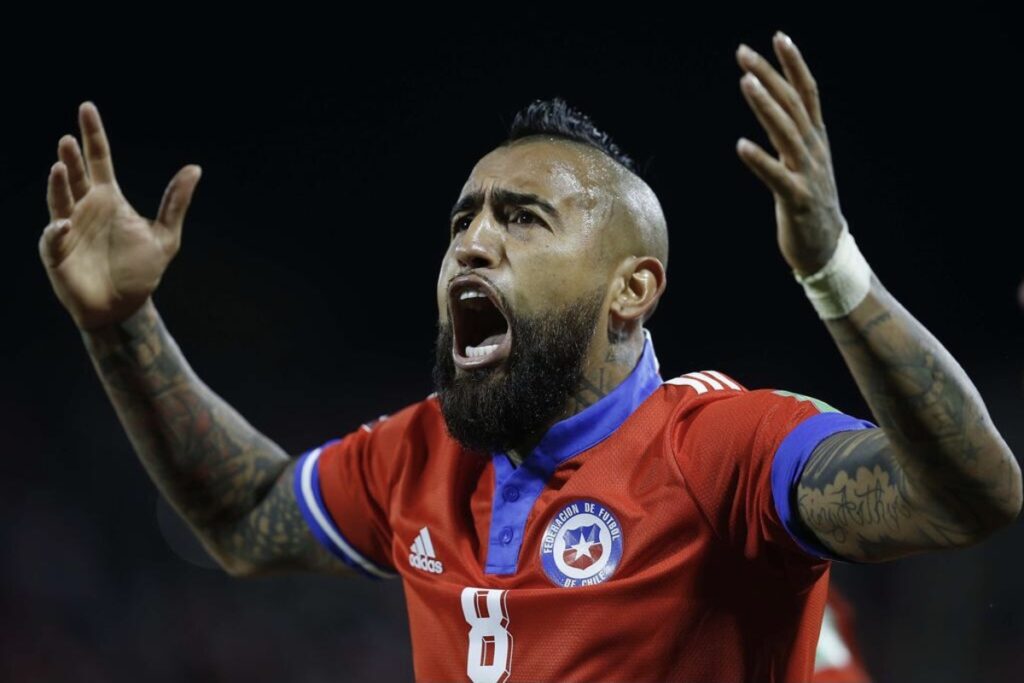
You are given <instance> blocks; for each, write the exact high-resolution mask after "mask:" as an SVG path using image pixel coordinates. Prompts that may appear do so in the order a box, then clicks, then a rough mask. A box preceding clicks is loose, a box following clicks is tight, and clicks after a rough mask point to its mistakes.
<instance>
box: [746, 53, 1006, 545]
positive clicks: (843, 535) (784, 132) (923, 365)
mask: <svg viewBox="0 0 1024 683" xmlns="http://www.w3.org/2000/svg"><path fill="white" fill-rule="evenodd" d="M774 47H775V52H776V56H777V57H778V58H779V61H780V63H781V64H782V68H783V71H784V73H785V77H783V76H782V75H780V74H779V73H778V72H777V71H776V70H775V69H774V67H773V66H772V65H771V64H770V63H769V62H767V61H766V60H765V59H764V58H762V57H761V56H760V55H757V54H756V53H754V52H753V50H750V49H749V48H747V47H745V46H741V48H740V50H739V52H738V53H737V58H738V60H739V63H740V66H741V68H742V69H744V70H745V71H746V72H747V73H746V74H745V75H744V77H743V78H742V79H741V88H742V90H743V94H744V96H745V97H746V99H747V102H748V104H750V107H751V109H752V110H753V111H754V113H755V114H756V116H757V118H758V120H759V121H760V122H761V125H762V126H763V127H764V128H765V130H766V131H767V133H768V135H769V138H770V139H771V142H772V145H773V146H774V147H775V149H776V150H777V151H778V153H779V158H778V159H776V158H773V157H772V156H770V155H769V154H768V153H766V152H765V151H764V150H763V149H762V148H760V147H759V146H758V145H756V144H754V143H752V142H750V141H747V140H743V139H741V140H740V142H739V144H738V146H737V152H738V153H739V155H740V158H741V159H742V160H743V161H744V162H745V163H746V164H747V166H748V167H750V169H751V170H752V171H753V172H754V173H755V174H757V175H758V177H760V178H761V180H762V181H764V183H765V184H766V185H767V186H768V187H769V188H770V189H771V190H772V193H773V194H774V196H775V208H776V211H775V214H776V219H777V222H778V239H779V247H780V249H781V251H782V253H783V256H784V257H785V259H786V261H787V262H788V263H789V265H790V267H792V268H793V271H794V273H796V274H797V275H798V276H800V277H807V276H809V275H811V274H814V273H818V272H820V271H821V269H822V268H823V267H825V266H826V264H829V265H830V269H831V268H834V267H835V266H836V263H837V261H834V260H833V255H834V254H835V252H836V250H837V244H838V243H839V238H840V235H841V234H842V233H843V230H844V226H845V225H846V221H845V219H844V217H843V215H842V213H841V211H840V208H839V198H838V193H837V192H836V186H835V177H834V174H833V170H832V159H831V152H830V150H829V145H828V138H827V135H826V133H825V126H824V122H823V120H822V115H821V105H820V101H819V97H818V90H817V85H816V83H815V81H814V78H813V77H812V76H811V73H810V70H809V69H808V68H807V65H806V63H805V62H804V60H803V58H802V56H801V55H800V52H799V51H798V50H797V48H796V46H795V45H794V44H793V43H792V41H791V40H790V39H789V38H788V37H786V36H785V35H783V34H781V33H780V34H777V35H776V36H775V39H774ZM847 230H848V227H847ZM846 244H847V245H849V242H846ZM847 253H851V252H849V251H847ZM826 272H830V271H826ZM860 273H861V276H860V277H861V282H863V283H864V284H863V286H864V287H865V289H862V290H861V291H860V292H859V294H857V295H856V296H854V295H852V294H851V292H852V291H854V290H855V289H856V288H855V287H850V286H848V285H843V287H844V288H845V289H844V290H843V291H844V293H845V294H844V295H850V298H851V301H850V302H848V303H849V304H850V306H851V307H850V308H849V310H845V311H842V312H829V313H827V314H826V313H822V314H821V317H822V318H823V319H825V324H826V326H827V328H828V330H829V333H830V334H831V335H832V337H833V339H834V340H835V342H836V344H837V345H838V347H839V350H840V352H841V353H842V355H843V358H844V359H845V361H846V364H847V367H849V369H850V372H851V373H852V375H853V378H854V380H855V381H856V383H857V386H858V387H859V388H860V391H861V393H862V394H863V395H864V398H865V400H866V401H867V403H868V405H869V406H870V408H871V412H872V414H873V416H874V418H875V421H876V423H877V424H878V425H879V427H880V428H878V429H867V430H858V431H851V432H840V433H838V434H834V435H833V436H831V437H829V438H827V439H825V440H824V441H823V442H821V444H819V445H818V447H817V448H815V450H814V452H813V453H812V454H811V455H810V458H809V460H808V461H807V465H806V467H805V468H804V470H803V474H802V477H801V479H800V482H799V486H798V492H797V493H798V495H797V498H798V504H799V513H800V517H801V519H802V521H803V522H804V523H805V524H806V525H807V526H808V527H809V528H810V529H811V530H812V531H813V532H814V533H815V535H816V536H817V537H818V538H819V539H820V540H821V542H822V543H823V544H825V546H826V547H828V548H829V549H831V550H832V551H833V552H835V553H836V554H837V555H839V556H840V557H844V558H847V559H852V560H860V561H879V560H886V559H892V558H896V557H900V556H903V555H908V554H911V553H916V552H921V551H925V550H933V549H940V548H950V547H959V546H965V545H970V544H972V543H975V542H977V541H979V540H981V539H983V538H984V537H986V536H987V535H989V534H990V533H991V532H992V531H994V530H996V529H998V528H1001V527H1002V526H1004V525H1006V524H1008V523H1010V522H1011V521H1013V520H1014V519H1015V518H1016V517H1017V515H1018V514H1019V513H1020V509H1021V474H1020V467H1019V465H1018V463H1017V461H1016V459H1015V458H1014V456H1013V453H1012V452H1011V451H1010V449H1009V448H1008V447H1007V445H1006V442H1005V441H1004V440H1003V438H1002V437H1001V436H1000V434H999V432H998V431H997V430H996V428H995V426H994V425H993V424H992V421H991V419H990V418H989V415H988V411H987V409H986V408H985V404H984V402H983V401H982V399H981V396H980V395H979V394H978V391H977V389H975V387H974V385H973V384H972V383H971V380H970V378H968V376H967V374H966V373H965V372H964V370H963V368H961V367H960V365H959V364H958V363H957V362H956V360H954V358H953V357H952V356H951V355H950V354H949V352H948V351H946V349H945V348H944V347H943V346H942V344H941V343H939V341H938V340H937V339H936V338H935V337H934V336H933V335H932V334H931V333H930V332H929V331H928V330H927V329H925V327H924V326H923V325H921V323H919V322H918V321H917V320H916V319H915V318H914V317H913V316H912V315H911V314H910V313H909V312H908V311H907V310H906V309H905V308H904V307H903V306H902V305H900V303H899V302H898V301H896V299H895V298H894V297H893V296H892V295H891V294H890V293H889V292H888V291H887V290H886V289H885V288H884V287H883V286H882V283H881V282H880V281H879V280H878V278H877V277H876V276H875V275H874V274H871V275H870V278H869V279H865V278H864V277H863V276H864V275H865V274H867V273H869V269H866V264H862V266H861V270H860ZM823 291H824V290H823ZM837 291H838V290H837ZM826 294H827V295H828V296H830V297H834V298H835V299H836V300H837V301H838V300H841V299H842V298H843V297H842V296H839V297H836V296H834V292H831V291H827V292H826ZM858 296H862V297H863V298H861V299H859V301H853V300H852V299H856V298H857V297H858ZM823 310H824V309H823ZM840 311H841V309H840Z"/></svg>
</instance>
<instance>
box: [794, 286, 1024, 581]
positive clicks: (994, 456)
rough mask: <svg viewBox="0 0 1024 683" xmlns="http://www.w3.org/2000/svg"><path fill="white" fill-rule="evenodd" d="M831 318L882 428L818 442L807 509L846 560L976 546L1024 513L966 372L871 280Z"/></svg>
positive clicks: (1006, 453)
mask: <svg viewBox="0 0 1024 683" xmlns="http://www.w3.org/2000/svg"><path fill="white" fill-rule="evenodd" d="M826 325H827V327H828V330H829V332H830V334H831V335H832V338H833V339H834V340H835V342H836V345H837V346H838V347H839V350H840V352H841V353H842V354H843V358H844V359H845V360H846V364H847V366H848V367H849V368H850V371H851V372H852V373H853V377H854V379H855V380H856V382H857V386H858V387H859V388H860V391H861V393H862V394H863V395H864V398H865V400H866V401H867V403H868V405H869V406H870V408H871V412H872V414H873V415H874V417H875V420H876V422H877V424H878V425H879V426H880V428H879V429H866V430H859V431H853V432H840V433H838V434H834V435H832V436H831V437H829V438H827V439H825V440H824V441H823V442H822V443H821V444H819V445H818V447H817V448H816V449H815V451H814V453H813V454H812V455H811V459H810V460H809V461H808V464H807V467H806V468H805V469H804V472H803V476H802V478H801V481H800V483H799V486H798V494H797V497H798V501H799V510H800V515H801V518H802V519H803V521H804V522H805V523H806V524H807V525H808V526H809V527H810V528H811V529H812V530H813V531H814V533H815V534H816V535H817V537H818V538H819V539H820V540H821V541H822V542H823V543H824V544H825V545H826V546H827V547H829V548H831V549H832V550H833V551H835V552H836V553H837V554H838V555H839V556H841V557H846V558H849V559H853V560H861V561H880V560H886V559H891V558H895V557H900V556H903V555H908V554H911V553H915V552H921V551H925V550H932V549H939V548H951V547H959V546H965V545H969V544H972V543H975V542H977V541H979V540H981V539H982V538H984V537H985V536H987V535H988V534H989V533H991V532H992V531H994V530H996V529H998V528H1000V527H1001V526H1003V525H1005V524H1008V523H1009V522H1012V521H1013V520H1014V519H1015V518H1016V517H1017V515H1018V514H1019V513H1020V509H1021V474H1020V467H1019V465H1018V464H1017V461H1016V459H1015V458H1014V456H1013V453H1012V452H1011V451H1010V449H1009V448H1008V447H1007V445H1006V443H1005V441H1003V438H1002V437H1001V436H1000V435H999V432H998V431H997V430H996V428H995V426H994V425H993V424H992V421H991V419H990V418H989V415H988V411H987V410H986V408H985V404H984V402H983V401H982V399H981V396H980V395H979V394H978V391H977V389H975V387H974V385H973V384H972V383H971V380H970V379H969V378H968V377H967V374H966V373H965V372H964V370H963V368H961V367H960V365H959V364H958V363H957V362H956V360H954V359H953V357H952V356H951V355H950V354H949V352H948V351H946V349H945V348H943V346H942V344H940V343H939V341H938V340H937V339H935V337H934V336H932V335H931V333H930V332H928V330H927V329H925V327H924V326H922V325H921V323H919V322H918V321H917V320H916V319H914V317H913V316H912V315H910V313H909V312H907V310H906V309H905V308H903V306H901V305H900V303H899V302H898V301H896V299H895V298H893V296H892V295H891V294H890V293H889V292H888V291H887V290H886V289H885V287H884V286H882V284H881V282H879V281H878V279H877V278H876V277H875V276H872V281H871V290H870V292H869V294H868V296H867V298H866V299H865V300H864V301H863V302H862V303H861V304H860V305H859V306H857V308H855V309H854V310H853V311H851V312H850V314H849V315H847V316H846V317H844V318H839V319H837V320H828V321H826Z"/></svg>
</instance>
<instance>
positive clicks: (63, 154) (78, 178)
mask: <svg viewBox="0 0 1024 683" xmlns="http://www.w3.org/2000/svg"><path fill="white" fill-rule="evenodd" d="M57 157H58V158H59V159H60V160H61V161H63V162H64V165H65V166H66V167H67V171H68V184H70V185H71V196H73V197H74V198H75V201H78V200H79V199H81V198H82V197H84V196H85V194H86V193H87V192H88V191H89V176H88V175H87V174H86V172H85V162H84V161H83V160H82V152H81V150H80V149H78V140H76V139H75V137H74V136H73V135H65V136H64V137H62V138H61V139H60V142H58V143H57Z"/></svg>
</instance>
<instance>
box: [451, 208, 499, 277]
mask: <svg viewBox="0 0 1024 683" xmlns="http://www.w3.org/2000/svg"><path fill="white" fill-rule="evenodd" d="M456 240H458V243H457V244H456V245H455V260H456V261H458V262H459V265H460V266H461V267H462V268H465V269H475V268H494V267H496V266H497V265H498V264H499V263H500V262H501V249H502V244H501V231H500V229H499V228H498V226H496V225H495V224H494V222H493V221H492V220H490V218H489V217H488V216H487V215H486V214H484V213H483V212H481V214H480V215H478V216H477V217H476V218H474V219H473V222H472V223H471V224H470V225H469V227H468V228H466V229H465V230H464V231H463V232H462V234H461V235H459V236H458V237H456Z"/></svg>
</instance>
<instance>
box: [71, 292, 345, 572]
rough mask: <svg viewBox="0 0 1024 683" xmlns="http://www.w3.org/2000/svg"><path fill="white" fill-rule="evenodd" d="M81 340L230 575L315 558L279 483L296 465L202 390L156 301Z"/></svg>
mask: <svg viewBox="0 0 1024 683" xmlns="http://www.w3.org/2000/svg"><path fill="white" fill-rule="evenodd" d="M83 338H84V341H85V344H86V348H87V349H88V351H89V354H90V356H91V357H92V360H93V365H94V366H95V368H96V371H97V372H98V373H99V376H100V380H101V381H102V382H103V386H104V388H105V390H106V392H107V395H108V396H109V397H110V400H111V402H112V403H113V404H114V408H115V410H116V411H117V414H118V417H119V418H120V420H121V424H122V425H123V426H124V428H125V431H126V432H127V433H128V438H129V439H130V440H131V442H132V445H133V446H134V448H135V451H136V453H138V455H139V458H140V460H141V461H142V464H143V466H144V467H145V468H146V471H147V472H148V473H149V475H150V476H151V477H152V479H153V481H154V482H155V483H156V485H157V487H158V488H159V489H160V491H161V492H162V493H163V494H164V495H165V496H166V497H167V499H168V500H169V501H170V502H171V503H172V505H173V506H174V507H175V509H176V510H177V511H178V512H179V513H180V514H181V515H182V516H183V517H184V518H185V519H186V520H187V521H188V523H189V524H190V526H191V527H192V528H193V529H194V530H195V532H196V533H197V534H198V536H199V537H200V539H201V540H202V541H203V543H204V545H205V546H206V547H207V549H209V550H210V552H211V553H212V554H213V555H214V556H215V557H216V558H217V559H218V560H219V561H220V562H221V564H222V565H224V566H225V568H227V569H229V570H230V571H233V572H235V571H237V573H244V572H248V571H250V570H253V569H254V568H257V567H262V566H264V565H266V564H268V563H270V564H274V563H276V564H282V565H283V564H287V563H288V562H293V563H294V564H296V565H297V564H298V563H297V562H295V561H296V560H299V559H300V557H301V558H302V559H309V552H307V550H306V547H305V544H309V545H310V546H311V547H312V546H316V544H315V542H313V541H312V538H311V536H310V535H309V532H308V531H307V530H306V529H305V526H304V525H303V524H301V522H302V520H301V519H300V518H299V514H300V513H299V511H298V507H297V505H296V503H295V500H294V496H293V494H292V493H291V487H290V485H288V482H283V484H284V485H283V486H279V485H278V482H279V481H283V480H282V474H283V473H284V470H285V468H286V467H287V466H288V464H289V462H290V458H289V457H288V455H287V454H285V453H284V452H283V451H282V450H281V449H280V448H279V447H278V446H277V445H276V444H274V443H273V442H272V441H271V440H270V439H268V438H266V437H265V436H263V435H262V434H260V433H259V432H258V431H257V430H256V429H254V428H253V427H252V426H251V425H249V423H248V422H246V421H245V419H243V418H242V417H241V415H239V414H238V413H237V412H236V411H235V410H234V409H233V408H231V406H229V405H228V404H227V403H225V402H224V401H223V400H222V399H221V398H220V397H218V396H217V395H216V394H215V393H213V391H211V390H210V389H209V388H208V387H207V386H206V385H205V384H203V382H202V381H201V380H200V379H199V378H198V377H197V376H196V375H195V373H194V372H193V371H192V369H191V368H190V367H189V366H188V363H187V362H186V361H185V359H184V357H183V356H182V354H181V351H180V350H179V349H178V347H177V345H176V344H175V343H174V340H173V339H172V338H171V336H170V335H169V334H168V333H167V330H166V329H165V328H164V326H163V323H162V322H161V320H160V317H159V315H158V314H157V312H156V309H155V308H154V307H153V305H152V303H147V304H146V305H145V306H143V308H142V309H140V310H139V311H138V312H137V313H135V314H134V315H133V316H132V317H130V318H128V319H127V320H126V321H124V322H123V323H121V324H120V325H119V326H117V327H114V328H109V329H106V330H102V331H97V332H85V333H83ZM278 489H280V490H278ZM289 497H290V498H289ZM282 536H288V537H289V538H287V539H283V538H282ZM300 546H301V547H300ZM275 552H276V553H279V555H274V553H275ZM310 552H311V551H310ZM321 553H322V554H326V551H321ZM316 557H321V556H320V555H317V556H316ZM321 559H331V558H330V556H327V557H326V558H322V557H321ZM331 561H332V562H333V560H331Z"/></svg>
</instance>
